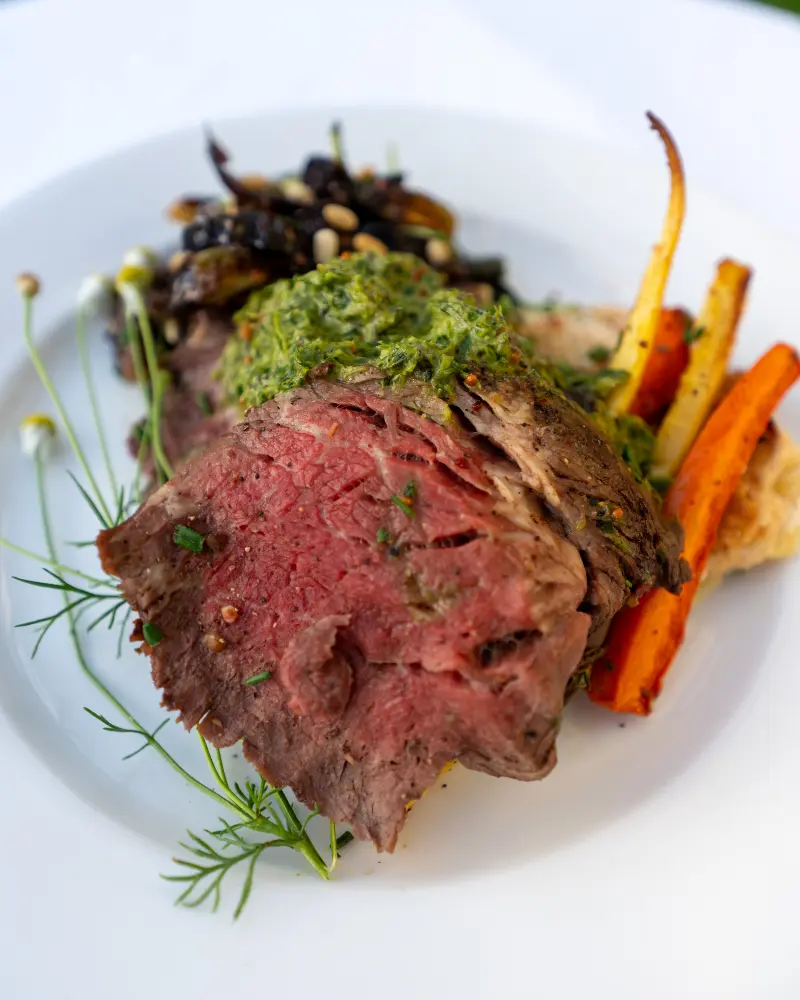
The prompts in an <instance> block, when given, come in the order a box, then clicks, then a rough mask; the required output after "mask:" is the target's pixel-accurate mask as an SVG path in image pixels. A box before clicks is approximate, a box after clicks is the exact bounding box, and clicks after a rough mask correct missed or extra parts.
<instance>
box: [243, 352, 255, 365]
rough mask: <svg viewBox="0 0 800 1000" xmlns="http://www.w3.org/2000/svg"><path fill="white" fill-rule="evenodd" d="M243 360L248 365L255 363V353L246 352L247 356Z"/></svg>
mask: <svg viewBox="0 0 800 1000" xmlns="http://www.w3.org/2000/svg"><path fill="white" fill-rule="evenodd" d="M242 360H243V361H244V363H245V364H246V365H252V363H253V355H252V354H245V356H244V358H243V359H242Z"/></svg>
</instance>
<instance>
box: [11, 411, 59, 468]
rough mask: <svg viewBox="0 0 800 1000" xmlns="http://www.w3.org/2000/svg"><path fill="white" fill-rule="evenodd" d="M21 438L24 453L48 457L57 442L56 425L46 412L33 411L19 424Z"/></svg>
mask: <svg viewBox="0 0 800 1000" xmlns="http://www.w3.org/2000/svg"><path fill="white" fill-rule="evenodd" d="M19 439H20V446H21V448H22V453H23V455H27V456H28V457H29V458H42V459H46V458H48V457H49V456H50V454H51V453H52V450H53V445H54V444H55V439H56V425H55V423H54V422H53V420H52V418H51V417H48V416H47V414H46V413H31V414H29V415H28V416H27V417H25V419H24V420H23V421H22V423H21V424H20V425H19Z"/></svg>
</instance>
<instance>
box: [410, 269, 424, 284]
mask: <svg viewBox="0 0 800 1000" xmlns="http://www.w3.org/2000/svg"><path fill="white" fill-rule="evenodd" d="M424 275H425V268H424V267H415V268H414V270H413V271H412V272H411V280H412V281H422V278H423V277H424Z"/></svg>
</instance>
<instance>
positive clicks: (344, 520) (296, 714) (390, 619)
mask: <svg viewBox="0 0 800 1000" xmlns="http://www.w3.org/2000/svg"><path fill="white" fill-rule="evenodd" d="M177 525H185V526H187V527H191V528H193V529H194V530H195V531H197V532H199V533H200V534H201V535H202V536H203V539H204V543H203V548H202V550H201V551H200V552H199V553H195V552H193V551H190V550H187V549H186V548H183V547H181V546H180V545H179V544H177V543H176V542H175V540H174V532H175V528H176V526H177ZM99 547H100V552H101V556H102V560H103V565H104V567H105V569H106V570H107V571H108V572H111V573H114V574H116V575H117V576H119V577H120V578H121V580H122V589H123V592H124V594H125V596H126V597H127V599H128V600H129V601H130V603H131V604H132V605H133V607H134V608H136V610H137V611H138V612H139V614H140V615H141V616H142V618H143V619H145V620H146V621H149V622H152V623H153V624H154V625H156V626H157V628H158V630H159V631H160V633H161V635H162V638H161V640H160V642H159V643H158V644H157V645H156V646H155V647H153V648H152V649H149V650H148V651H149V652H150V654H151V658H152V665H153V677H154V680H155V683H156V685H157V686H158V687H160V688H162V690H163V693H164V704H165V705H166V706H167V707H168V708H170V709H178V710H179V711H180V713H181V717H182V719H183V722H184V724H185V725H186V726H188V727H191V726H195V725H200V728H201V731H202V732H203V734H204V735H205V736H206V737H207V738H208V739H209V740H211V741H212V742H213V743H214V744H216V745H218V746H224V745H229V744H232V743H234V742H236V741H237V740H240V739H243V740H244V750H245V753H246V755H247V757H248V758H249V759H250V760H251V761H252V762H253V763H254V764H255V765H256V767H258V769H259V770H260V771H261V772H262V773H263V774H264V775H265V776H266V777H267V778H268V780H270V781H271V782H273V783H275V784H278V785H288V786H291V788H292V789H294V791H295V793H296V794H297V795H298V796H299V798H300V799H302V800H303V801H304V802H306V803H308V804H309V805H311V804H314V803H316V804H318V805H319V806H320V808H321V810H322V812H323V813H324V814H325V815H327V816H330V817H331V818H333V819H335V820H337V821H345V822H349V823H351V824H352V825H353V830H354V832H355V833H356V835H357V836H360V837H367V838H370V839H372V840H373V841H374V842H375V843H376V845H377V846H378V847H379V848H381V849H389V850H391V849H392V847H393V846H394V844H395V841H396V838H397V833H398V830H399V829H400V827H401V825H402V822H403V818H404V815H405V807H406V805H407V803H408V802H410V801H411V800H413V799H415V798H417V797H418V796H419V795H420V794H421V793H422V792H423V791H424V790H425V789H426V788H427V787H428V786H429V785H430V784H431V783H432V782H433V781H434V779H435V777H436V775H437V774H438V773H439V771H440V769H441V767H442V766H443V765H444V764H445V763H446V762H447V761H448V760H451V759H457V760H460V761H461V762H462V763H463V764H464V765H465V766H467V767H470V768H475V769H478V770H481V771H485V772H488V773H489V774H494V775H505V776H511V777H515V778H520V779H524V780H529V779H533V778H538V777H541V776H543V775H544V774H546V773H547V772H548V771H549V770H550V769H551V768H552V767H553V765H554V763H555V746H554V742H555V735H556V731H557V729H558V721H559V714H560V712H561V708H562V704H563V693H564V688H565V684H566V681H567V679H568V677H569V675H570V674H571V672H572V671H573V669H574V668H575V665H576V664H577V662H578V660H579V659H580V656H581V654H582V652H583V649H584V647H585V644H586V636H587V631H588V628H589V624H590V619H589V616H588V615H586V614H584V613H583V612H582V611H581V610H580V606H581V604H582V602H583V600H584V596H585V593H586V586H587V583H586V573H585V570H584V566H583V563H582V561H581V558H580V554H579V552H578V550H577V549H576V548H575V547H574V545H572V544H571V542H570V541H568V540H567V539H566V538H565V537H563V535H562V533H561V532H560V528H556V529H554V528H553V527H552V526H551V525H550V523H548V520H547V519H545V518H543V517H542V516H541V513H540V511H539V505H538V503H537V502H536V500H535V498H534V497H533V495H532V494H531V493H530V491H528V490H526V489H525V486H524V483H523V482H522V481H521V479H520V475H519V471H518V469H517V468H516V467H515V466H514V465H513V464H512V463H511V462H509V461H508V460H507V459H504V458H502V457H500V456H495V455H489V454H488V453H487V452H486V451H485V450H484V449H483V448H482V447H480V446H477V447H476V446H475V445H474V444H473V443H472V442H471V441H470V438H469V435H468V434H467V433H466V432H464V431H460V430H458V429H457V428H452V429H451V430H450V431H449V432H448V431H445V430H444V429H443V428H442V427H441V426H439V425H438V424H436V423H435V422H434V421H432V420H430V419H426V418H425V417H424V416H422V415H420V414H417V413H414V412H412V411H410V410H408V409H406V408H405V407H403V406H401V405H399V404H398V403H397V402H395V401H392V400H388V399H384V398H379V397H378V396H375V395H372V394H369V393H366V392H364V391H363V390H360V389H358V388H348V387H345V386H342V385H339V384H336V383H332V382H325V381H319V382H317V383H315V384H314V385H312V386H309V387H307V388H303V389H298V390H296V391H293V392H290V393H286V394H284V395H283V396H280V397H278V398H277V399H275V400H273V401H272V402H269V403H266V404H264V405H263V406H261V407H259V408H257V409H254V410H251V411H250V412H249V413H248V415H247V418H246V419H245V421H244V423H242V424H240V425H238V426H237V427H235V428H234V429H233V430H232V431H231V432H230V433H228V434H226V435H225V436H223V437H222V438H220V439H219V440H217V441H216V442H214V443H213V444H212V445H211V446H210V447H209V448H208V449H207V450H206V451H205V453H204V454H203V455H201V456H200V457H198V458H196V459H194V460H193V461H191V462H189V463H188V465H187V466H186V467H185V468H184V469H183V470H182V471H181V472H180V473H179V474H178V475H177V476H176V477H175V479H174V480H172V481H171V482H170V483H169V484H167V485H166V486H164V487H162V488H161V489H160V490H159V491H158V492H156V493H155V494H153V495H152V496H151V497H150V499H149V500H148V501H147V502H146V504H145V505H144V506H143V507H142V508H141V509H140V510H139V511H138V512H137V513H136V514H135V515H134V516H133V517H132V518H131V519H130V520H129V521H127V522H126V523H125V524H123V525H121V526H120V527H118V528H114V529H112V530H110V531H107V532H104V533H103V534H102V535H101V536H100V540H99ZM223 608H224V609H225V611H224V613H223ZM265 671H268V672H269V673H270V676H269V678H268V679H264V680H261V681H260V682H259V683H256V684H252V685H248V684H246V683H245V681H247V680H248V679H249V678H252V677H255V676H257V675H260V674H263V673H264V672H265Z"/></svg>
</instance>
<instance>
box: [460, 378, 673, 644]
mask: <svg viewBox="0 0 800 1000" xmlns="http://www.w3.org/2000/svg"><path fill="white" fill-rule="evenodd" d="M456 406H457V408H458V409H459V410H460V412H461V414H462V416H463V418H464V419H465V420H466V421H467V422H468V424H469V425H470V426H471V427H473V428H474V429H475V430H476V431H477V432H478V433H479V434H481V435H482V436H483V437H484V438H486V439H487V440H488V441H490V442H491V444H492V445H494V446H495V447H497V448H499V449H501V450H502V452H503V453H504V454H505V455H507V456H508V458H509V459H510V460H511V461H512V462H513V463H514V464H515V465H516V466H517V467H518V468H519V470H520V474H521V476H522V478H523V480H524V482H525V483H526V484H527V485H528V486H529V487H530V489H532V490H533V491H534V493H535V494H536V496H537V497H538V498H539V499H540V501H541V502H542V504H543V505H544V507H545V508H546V509H547V511H548V514H549V515H550V518H551V520H552V521H553V522H554V523H556V524H558V525H560V526H561V529H562V531H563V533H564V535H565V536H566V537H568V538H569V539H570V541H572V543H573V544H574V545H575V546H576V547H577V548H578V550H579V551H580V553H581V556H582V558H583V561H584V564H585V566H586V573H587V576H588V579H589V589H588V591H587V594H586V599H585V602H584V605H583V608H584V610H586V611H588V612H589V613H590V614H591V615H592V629H591V632H590V642H591V643H597V642H600V641H601V640H602V638H603V637H604V636H605V633H606V631H607V629H608V625H609V623H610V621H611V619H612V618H613V616H614V615H615V614H616V613H617V611H619V609H620V608H621V607H622V605H623V604H624V603H625V601H627V600H628V599H629V598H630V597H631V596H632V595H639V594H641V593H643V592H644V591H646V590H649V589H650V588H651V587H654V586H655V587H664V588H665V589H666V590H669V591H671V592H672V593H677V592H678V591H679V590H680V588H681V584H682V583H683V582H684V581H685V580H687V579H688V575H689V570H688V566H687V565H686V563H685V562H684V561H683V560H682V559H681V558H680V554H681V550H682V543H683V534H682V531H681V528H680V525H678V524H677V523H676V522H674V521H672V522H669V523H666V522H665V521H664V519H663V518H662V517H661V514H660V511H659V509H658V505H657V503H656V501H655V498H654V497H653V494H652V493H651V491H650V490H649V489H648V488H647V487H642V486H640V485H639V484H637V483H636V482H635V480H634V478H633V476H632V475H631V472H630V469H629V468H628V467H627V466H626V465H625V463H624V462H623V461H622V459H621V458H620V457H619V456H618V454H617V452H616V450H615V449H614V447H613V446H612V445H611V443H610V442H609V441H608V440H607V439H606V438H605V437H604V435H603V434H602V433H601V432H600V430H599V429H598V427H597V425H596V424H595V423H593V422H592V421H591V420H588V419H587V417H586V414H585V413H584V412H583V411H582V410H581V409H580V408H579V407H578V406H577V405H575V404H574V403H572V402H570V401H569V400H568V399H566V398H565V397H564V396H563V395H562V394H561V393H560V392H558V391H557V390H556V389H554V388H553V387H552V386H551V385H550V384H549V383H548V382H546V381H545V380H544V379H542V378H539V377H537V376H536V375H532V376H529V377H527V378H519V379H505V380H503V381H502V382H497V383H491V382H484V383H483V384H482V387H481V388H477V387H476V388H473V389H472V390H467V389H466V388H465V387H463V386H461V387H459V389H458V394H457V401H456Z"/></svg>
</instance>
